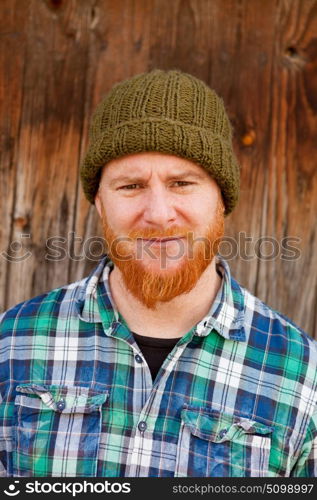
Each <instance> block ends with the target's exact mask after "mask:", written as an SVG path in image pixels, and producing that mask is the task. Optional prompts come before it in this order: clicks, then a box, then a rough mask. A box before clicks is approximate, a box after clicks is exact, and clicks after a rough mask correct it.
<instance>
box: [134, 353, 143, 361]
mask: <svg viewBox="0 0 317 500" xmlns="http://www.w3.org/2000/svg"><path fill="white" fill-rule="evenodd" d="M135 361H136V362H137V363H142V361H143V359H142V358H141V356H139V355H138V354H137V355H136V356H135Z"/></svg>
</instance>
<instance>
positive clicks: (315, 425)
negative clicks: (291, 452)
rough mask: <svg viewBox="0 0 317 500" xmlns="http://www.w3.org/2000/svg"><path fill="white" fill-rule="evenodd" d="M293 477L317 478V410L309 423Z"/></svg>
mask: <svg viewBox="0 0 317 500" xmlns="http://www.w3.org/2000/svg"><path fill="white" fill-rule="evenodd" d="M290 476H291V477H317V409H316V410H315V412H314V414H313V415H312V417H311V420H310V422H309V425H308V428H307V433H306V437H305V439H304V442H303V445H302V449H301V452H300V455H299V458H298V460H297V462H296V464H295V466H294V467H293V469H292V472H291V474H290Z"/></svg>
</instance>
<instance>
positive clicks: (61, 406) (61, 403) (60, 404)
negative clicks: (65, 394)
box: [56, 399, 65, 411]
mask: <svg viewBox="0 0 317 500" xmlns="http://www.w3.org/2000/svg"><path fill="white" fill-rule="evenodd" d="M56 407H57V409H58V411H63V410H64V408H65V401H64V399H61V400H60V401H58V403H57V404H56Z"/></svg>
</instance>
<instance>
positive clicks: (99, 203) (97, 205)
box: [95, 189, 102, 218]
mask: <svg viewBox="0 0 317 500" xmlns="http://www.w3.org/2000/svg"><path fill="white" fill-rule="evenodd" d="M101 203H102V202H101V198H100V192H99V189H98V191H97V194H96V196H95V206H96V209H97V212H98V214H99V217H100V218H101V213H102V212H101Z"/></svg>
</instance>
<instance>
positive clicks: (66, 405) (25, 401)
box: [15, 384, 109, 413]
mask: <svg viewBox="0 0 317 500" xmlns="http://www.w3.org/2000/svg"><path fill="white" fill-rule="evenodd" d="M16 391H17V392H21V393H22V394H23V395H18V396H17V397H16V399H15V404H17V405H21V406H26V407H28V408H39V407H41V409H42V410H44V409H47V410H54V411H58V412H60V413H91V412H93V411H95V410H96V409H97V408H98V407H100V406H101V405H102V404H103V403H104V402H105V401H106V400H107V398H108V394H109V393H108V391H105V392H101V391H96V390H94V389H90V388H88V387H81V386H60V385H38V384H20V385H18V386H17V387H16Z"/></svg>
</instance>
